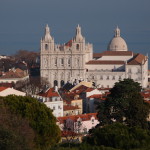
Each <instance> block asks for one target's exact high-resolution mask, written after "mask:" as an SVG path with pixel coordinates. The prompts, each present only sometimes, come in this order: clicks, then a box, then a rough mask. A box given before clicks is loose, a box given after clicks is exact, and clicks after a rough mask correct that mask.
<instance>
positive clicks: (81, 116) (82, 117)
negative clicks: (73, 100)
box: [57, 113, 97, 123]
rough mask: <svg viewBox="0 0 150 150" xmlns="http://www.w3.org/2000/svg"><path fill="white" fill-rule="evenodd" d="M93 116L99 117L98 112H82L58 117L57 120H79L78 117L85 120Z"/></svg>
mask: <svg viewBox="0 0 150 150" xmlns="http://www.w3.org/2000/svg"><path fill="white" fill-rule="evenodd" d="M91 117H95V118H96V119H97V113H89V114H80V115H73V116H65V117H58V118H57V120H58V121H59V122H60V123H64V121H65V120H67V119H71V120H73V121H77V119H78V118H81V119H82V120H83V121H87V120H90V119H91Z"/></svg>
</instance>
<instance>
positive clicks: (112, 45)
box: [107, 27, 128, 51]
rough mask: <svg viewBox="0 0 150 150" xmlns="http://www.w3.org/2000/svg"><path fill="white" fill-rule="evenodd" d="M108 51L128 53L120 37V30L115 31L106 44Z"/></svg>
mask: <svg viewBox="0 0 150 150" xmlns="http://www.w3.org/2000/svg"><path fill="white" fill-rule="evenodd" d="M107 50H108V51H128V47H127V44H126V42H125V40H124V39H123V38H122V37H121V36H120V29H119V28H118V27H117V28H116V29H115V35H114V37H113V38H112V40H111V41H110V42H109V44H108V48H107Z"/></svg>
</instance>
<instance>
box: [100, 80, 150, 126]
mask: <svg viewBox="0 0 150 150" xmlns="http://www.w3.org/2000/svg"><path fill="white" fill-rule="evenodd" d="M140 91H141V87H140V85H139V83H137V82H134V81H133V80H132V79H124V80H123V81H120V82H117V83H116V84H115V85H114V87H113V88H112V89H111V90H110V95H108V97H107V99H106V101H104V102H102V103H100V105H99V106H98V110H99V111H98V118H99V121H100V125H102V126H103V125H105V124H111V123H113V122H114V121H117V122H120V123H125V124H127V125H128V126H131V127H133V126H139V127H142V128H147V120H146V119H147V117H148V114H149V105H148V104H147V103H145V102H144V100H143V98H142V96H141V94H140Z"/></svg>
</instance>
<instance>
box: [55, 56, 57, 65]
mask: <svg viewBox="0 0 150 150" xmlns="http://www.w3.org/2000/svg"><path fill="white" fill-rule="evenodd" d="M55 66H57V58H56V59H55Z"/></svg>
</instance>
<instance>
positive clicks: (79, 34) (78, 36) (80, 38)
mask: <svg viewBox="0 0 150 150" xmlns="http://www.w3.org/2000/svg"><path fill="white" fill-rule="evenodd" d="M75 40H76V41H78V40H79V41H81V40H83V36H82V33H81V27H80V26H79V24H78V26H77V27H76V36H75Z"/></svg>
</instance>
